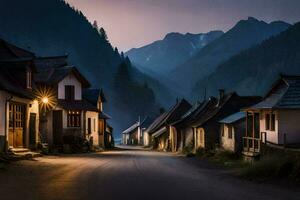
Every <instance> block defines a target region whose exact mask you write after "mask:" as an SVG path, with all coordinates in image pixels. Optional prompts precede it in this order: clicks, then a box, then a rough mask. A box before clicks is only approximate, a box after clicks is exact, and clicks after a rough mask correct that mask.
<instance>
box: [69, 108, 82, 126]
mask: <svg viewBox="0 0 300 200" xmlns="http://www.w3.org/2000/svg"><path fill="white" fill-rule="evenodd" d="M80 126H81V113H80V112H79V111H71V110H70V111H68V127H80Z"/></svg>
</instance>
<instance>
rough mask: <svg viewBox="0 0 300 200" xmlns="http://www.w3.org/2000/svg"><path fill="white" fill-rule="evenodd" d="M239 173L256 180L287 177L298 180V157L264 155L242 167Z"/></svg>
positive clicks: (294, 180)
mask: <svg viewBox="0 0 300 200" xmlns="http://www.w3.org/2000/svg"><path fill="white" fill-rule="evenodd" d="M239 175H240V176H241V177H244V178H246V179H250V180H258V181H267V180H273V179H289V180H291V181H293V182H300V159H299V158H297V157H291V156H281V157H278V156H265V157H262V158H261V159H260V160H258V161H254V162H253V163H249V164H248V165H247V166H244V167H242V168H241V169H240V171H239Z"/></svg>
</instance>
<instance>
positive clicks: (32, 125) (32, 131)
mask: <svg viewBox="0 0 300 200" xmlns="http://www.w3.org/2000/svg"><path fill="white" fill-rule="evenodd" d="M29 145H30V146H31V147H34V146H35V145H36V114H35V113H30V118H29Z"/></svg>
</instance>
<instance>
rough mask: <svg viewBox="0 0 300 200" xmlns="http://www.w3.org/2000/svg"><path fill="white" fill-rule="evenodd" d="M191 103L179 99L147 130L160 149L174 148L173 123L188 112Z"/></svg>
mask: <svg viewBox="0 0 300 200" xmlns="http://www.w3.org/2000/svg"><path fill="white" fill-rule="evenodd" d="M191 107H192V106H191V105H190V104H189V103H188V102H187V101H186V100H185V99H182V100H180V101H178V102H177V103H176V104H175V105H174V106H173V107H172V108H171V109H170V110H169V111H168V112H165V113H163V114H161V115H160V116H159V117H158V118H157V119H156V120H155V121H154V122H153V123H152V124H151V125H150V126H149V128H148V130H147V131H146V132H147V134H149V135H150V136H151V138H152V140H153V147H154V148H156V149H159V150H172V145H171V144H172V143H173V142H172V141H173V140H174V135H173V134H172V129H173V128H174V127H173V126H172V124H173V123H174V122H176V121H178V120H179V119H181V117H182V116H183V115H184V114H186V113H187V112H188V111H189V110H190V109H191Z"/></svg>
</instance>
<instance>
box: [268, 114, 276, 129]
mask: <svg viewBox="0 0 300 200" xmlns="http://www.w3.org/2000/svg"><path fill="white" fill-rule="evenodd" d="M275 119H276V117H275V114H266V130H270V131H275Z"/></svg>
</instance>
